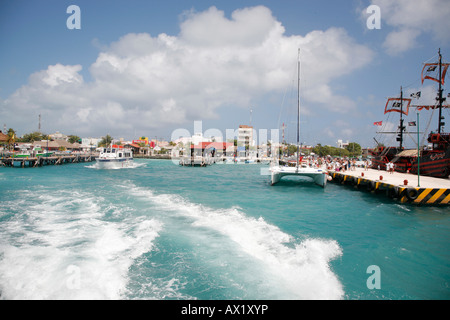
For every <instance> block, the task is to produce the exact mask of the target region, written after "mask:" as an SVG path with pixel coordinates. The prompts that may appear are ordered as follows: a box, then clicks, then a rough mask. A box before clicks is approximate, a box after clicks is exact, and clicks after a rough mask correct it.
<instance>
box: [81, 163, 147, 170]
mask: <svg viewBox="0 0 450 320" xmlns="http://www.w3.org/2000/svg"><path fill="white" fill-rule="evenodd" d="M145 165H146V164H145V162H136V161H132V162H130V163H129V164H127V166H126V167H123V166H122V163H110V164H108V165H106V166H101V165H99V164H98V162H95V163H93V164H90V165H87V166H85V167H86V168H90V169H97V170H119V169H136V168H141V167H144V166H145Z"/></svg>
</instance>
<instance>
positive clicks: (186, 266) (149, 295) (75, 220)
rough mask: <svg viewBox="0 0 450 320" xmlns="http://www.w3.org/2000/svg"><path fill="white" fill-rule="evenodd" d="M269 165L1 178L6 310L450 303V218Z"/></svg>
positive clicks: (7, 173)
mask: <svg viewBox="0 0 450 320" xmlns="http://www.w3.org/2000/svg"><path fill="white" fill-rule="evenodd" d="M267 167H268V166H267V165H263V164H215V165H212V166H208V167H181V166H178V165H176V164H174V163H173V162H172V161H170V160H144V159H142V160H135V165H134V166H133V167H131V168H126V169H118V170H104V169H103V170H102V169H98V168H97V167H96V166H95V164H92V163H78V164H67V165H61V166H44V167H39V168H0V200H1V206H0V299H4V300H10V299H156V300H162V299H164V300H165V299H177V300H178V299H183V300H185V299H186V300H187V299H199V300H228V299H233V300H234V299H235V300H247V299H249V300H281V299H282V300H292V299H347V300H355V299H383V300H384V299H392V300H409V299H449V298H450V250H449V248H450V210H449V207H448V206H447V207H429V206H414V205H408V204H401V203H398V202H396V201H394V200H390V199H388V198H387V197H385V196H377V195H373V194H370V193H369V192H362V191H357V190H354V189H352V188H351V187H346V186H341V185H337V184H333V183H329V184H328V186H327V187H326V188H325V189H322V188H320V187H318V186H315V185H314V184H312V183H311V182H310V181H308V180H303V181H300V182H299V181H298V180H297V179H296V178H295V177H293V178H286V181H284V182H280V183H279V184H277V185H275V186H271V185H270V183H269V180H270V178H269V176H266V175H262V174H261V169H264V168H267ZM373 284H375V286H374V285H373Z"/></svg>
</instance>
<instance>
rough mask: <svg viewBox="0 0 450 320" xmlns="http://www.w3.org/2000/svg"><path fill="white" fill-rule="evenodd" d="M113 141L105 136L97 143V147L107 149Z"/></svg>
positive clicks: (108, 136)
mask: <svg viewBox="0 0 450 320" xmlns="http://www.w3.org/2000/svg"><path fill="white" fill-rule="evenodd" d="M112 141H113V138H112V137H111V136H110V135H109V134H107V135H106V136H105V137H102V140H101V141H100V142H99V144H98V146H99V147H107V146H109V145H110V144H111V143H112Z"/></svg>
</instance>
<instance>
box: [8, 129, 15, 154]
mask: <svg viewBox="0 0 450 320" xmlns="http://www.w3.org/2000/svg"><path fill="white" fill-rule="evenodd" d="M6 135H7V136H8V138H7V140H6V143H7V144H8V148H9V150H10V151H11V145H13V146H14V143H15V142H16V132H15V131H14V130H13V129H11V128H9V129H8V133H7V134H6Z"/></svg>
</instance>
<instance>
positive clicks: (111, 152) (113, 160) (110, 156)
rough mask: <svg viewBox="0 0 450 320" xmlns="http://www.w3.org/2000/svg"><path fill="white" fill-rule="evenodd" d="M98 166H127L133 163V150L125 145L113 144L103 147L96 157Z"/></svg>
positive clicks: (114, 167) (111, 167)
mask: <svg viewBox="0 0 450 320" xmlns="http://www.w3.org/2000/svg"><path fill="white" fill-rule="evenodd" d="M96 161H97V166H98V167H99V168H104V169H119V168H127V167H130V166H131V165H132V164H133V151H132V150H131V149H128V148H123V146H118V145H111V146H110V147H108V148H102V149H101V151H100V155H99V156H98V158H97V159H96Z"/></svg>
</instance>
